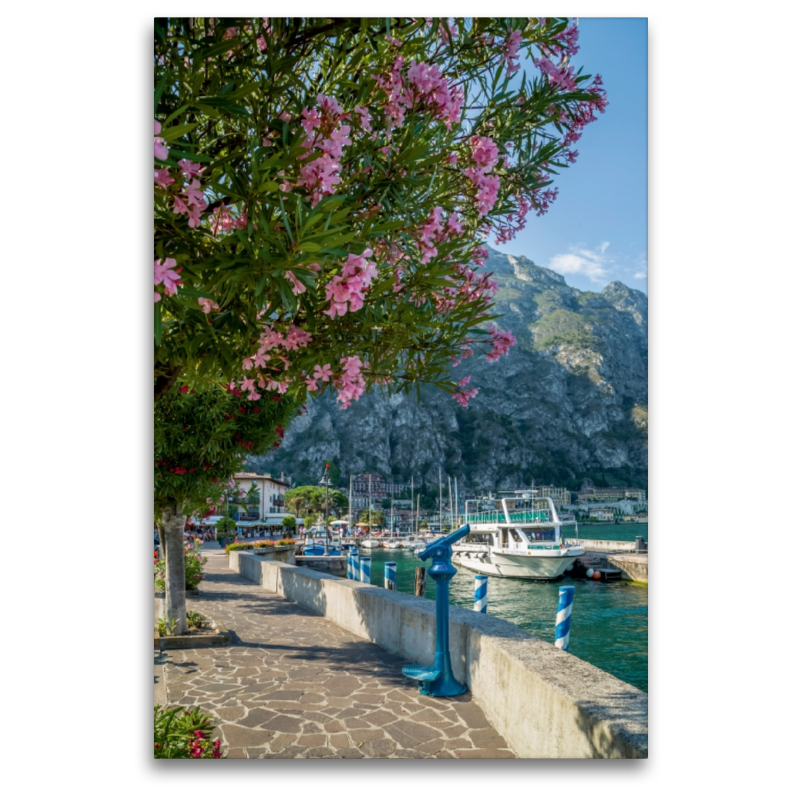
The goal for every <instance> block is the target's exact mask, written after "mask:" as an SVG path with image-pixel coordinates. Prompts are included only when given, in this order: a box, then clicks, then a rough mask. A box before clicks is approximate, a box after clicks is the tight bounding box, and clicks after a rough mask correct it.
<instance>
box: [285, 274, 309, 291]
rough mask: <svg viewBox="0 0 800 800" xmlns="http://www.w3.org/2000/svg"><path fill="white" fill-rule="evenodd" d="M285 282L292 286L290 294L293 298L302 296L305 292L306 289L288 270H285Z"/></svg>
mask: <svg viewBox="0 0 800 800" xmlns="http://www.w3.org/2000/svg"><path fill="white" fill-rule="evenodd" d="M286 280H287V281H289V283H291V284H292V294H293V295H295V297H296V296H297V295H298V294H302V293H303V292H304V291H305V290H306V287H305V286H304V285H303V284H302V283H301V282H300V281H299V280H298V278H297V276H296V275H295V274H294V272H292V271H291V270H290V269H289V270H286Z"/></svg>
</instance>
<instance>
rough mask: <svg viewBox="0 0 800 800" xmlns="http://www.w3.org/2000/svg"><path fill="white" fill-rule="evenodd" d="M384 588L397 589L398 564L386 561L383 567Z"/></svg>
mask: <svg viewBox="0 0 800 800" xmlns="http://www.w3.org/2000/svg"><path fill="white" fill-rule="evenodd" d="M383 588H384V589H391V590H392V591H394V590H395V589H397V562H396V561H386V562H385V563H384V565H383Z"/></svg>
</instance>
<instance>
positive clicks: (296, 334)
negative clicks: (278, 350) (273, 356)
mask: <svg viewBox="0 0 800 800" xmlns="http://www.w3.org/2000/svg"><path fill="white" fill-rule="evenodd" d="M310 341H311V334H310V333H309V332H308V331H304V330H303V329H302V328H298V327H296V326H295V325H291V326H289V330H288V331H286V337H285V338H284V342H283V346H284V347H285V348H286V349H287V350H298V349H299V348H301V347H306V346H307V345H308V343H309V342H310ZM283 360H284V362H285V363H286V366H287V367H288V366H289V361H288V360H287V359H285V358H284V359H283Z"/></svg>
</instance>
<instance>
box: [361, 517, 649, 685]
mask: <svg viewBox="0 0 800 800" xmlns="http://www.w3.org/2000/svg"><path fill="white" fill-rule="evenodd" d="M578 532H579V536H580V538H582V539H614V540H617V541H633V539H634V538H635V537H636V536H641V537H642V538H644V539H645V541H646V540H647V524H646V523H631V524H628V525H579V526H578ZM564 535H565V536H568V537H571V536H572V528H571V527H569V528H567V527H565V528H564ZM367 554H368V553H367V551H365V550H362V551H361V555H362V556H364V555H367ZM369 555H371V556H372V569H371V579H372V580H371V582H372V583H373V584H374V585H375V586H383V564H384V562H386V561H396V562H397V590H398V591H400V592H405V593H407V594H413V593H414V570H415V569H416V567H421V566H423V564H424V565H425V566H430V561H428V562H422V561H420V560H419V558H417V557H416V556H415V555H414V554H413V553H412V552H411V551H410V550H372V551H371V552H369ZM564 585H571V586H574V587H575V599H574V601H573V607H572V623H571V629H570V640H569V652H570V653H572V654H573V655H576V656H578V658H582V659H584V660H585V661H588V662H589V663H591V664H594V665H595V666H596V667H599V668H600V669H602V670H605V671H606V672H610V673H611V674H612V675H614V676H616V677H617V678H620V679H621V680H623V681H625V682H626V683H630V684H632V685H633V686H636V687H637V688H638V689H641V690H642V691H644V692H646V691H647V689H648V680H647V586H640V585H635V584H631V583H628V582H625V581H610V582H608V583H605V582H597V581H586V580H570V578H569V574H567V576H566V577H564V578H563V579H562V580H561V581H559V582H555V583H546V582H536V581H526V580H514V579H512V578H496V577H492V576H490V577H489V581H488V589H487V597H488V604H487V613H489V614H492V615H494V616H496V617H499V618H500V619H504V620H506V621H507V622H512V623H513V624H514V625H518V626H519V627H520V628H522V629H523V630H526V631H528V633H531V634H533V635H534V636H538V637H540V638H542V639H545V640H547V641H551V642H552V641H555V620H556V608H557V606H558V588H559V586H564ZM474 590H475V573H474V572H471V571H470V570H467V569H462V568H460V567H458V574H457V575H455V577H454V578H453V580H452V581H451V582H450V602H451V603H452V604H453V605H458V606H463V607H464V608H472V604H473V601H474ZM425 596H426V597H428V598H430V599H431V600H432V599H433V598H434V597H435V585H434V583H433V581H432V580H428V583H427V586H426V594H425Z"/></svg>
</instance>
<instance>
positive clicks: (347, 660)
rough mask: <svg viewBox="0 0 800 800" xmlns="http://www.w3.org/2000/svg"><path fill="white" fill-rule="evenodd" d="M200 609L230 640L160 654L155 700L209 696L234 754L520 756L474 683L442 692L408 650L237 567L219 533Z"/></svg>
mask: <svg viewBox="0 0 800 800" xmlns="http://www.w3.org/2000/svg"><path fill="white" fill-rule="evenodd" d="M203 552H204V554H205V555H207V556H208V564H207V565H206V579H205V580H204V581H203V583H202V584H201V590H202V591H201V596H200V597H199V598H190V599H189V600H188V607H189V609H191V610H195V611H199V612H200V613H202V614H204V615H206V616H207V617H211V618H212V619H213V620H215V621H218V622H221V623H222V624H224V625H225V626H226V627H227V628H229V629H230V631H231V634H232V642H231V645H230V646H229V647H213V648H198V649H196V650H165V651H161V653H158V652H157V653H156V654H155V656H156V698H157V699H156V702H159V701H160V702H162V703H163V702H164V701H166V703H167V704H169V705H175V704H180V705H199V706H201V707H202V708H203V709H204V710H206V711H207V712H209V713H210V714H212V715H214V717H215V718H216V719H217V721H218V728H217V731H216V732H215V734H214V735H215V737H216V736H217V735H219V736H220V737H221V738H222V741H223V744H224V747H223V752H225V754H226V755H227V757H228V758H514V757H515V756H514V753H513V752H512V751H511V750H510V749H509V748H508V745H507V744H506V742H505V740H504V739H503V737H502V736H500V735H499V734H498V733H497V732H496V731H495V730H494V729H493V728H492V727H491V726H490V725H489V722H488V721H487V719H486V717H485V715H484V713H483V711H482V710H481V709H480V707H479V706H478V704H477V703H476V702H475V701H474V700H473V699H472V696H471V694H470V693H469V692H468V693H467V694H465V695H462V696H461V697H454V698H432V697H425V696H423V695H421V694H419V692H418V691H417V688H416V684H415V683H414V682H412V681H410V680H408V679H407V678H404V677H403V675H402V673H401V671H400V669H401V667H402V666H403V664H404V663H406V662H405V661H404V660H403V659H402V658H399V657H398V656H395V655H392V654H391V653H388V652H387V651H386V650H384V649H382V648H381V647H379V646H378V645H375V644H372V643H371V642H368V641H366V640H364V639H360V638H358V637H357V636H354V635H353V634H350V633H348V632H347V631H345V630H343V629H342V628H339V627H338V626H336V625H334V624H333V623H332V622H330V621H328V620H327V619H325V618H324V617H318V616H315V615H314V614H312V613H311V612H309V611H306V610H305V609H303V608H301V607H300V606H298V605H296V604H295V603H292V602H290V601H288V600H286V599H284V598H282V597H280V596H278V595H276V594H273V593H272V592H269V591H267V590H266V589H263V588H262V587H260V586H257V585H255V584H252V583H249V582H248V581H246V580H245V579H244V578H242V577H241V576H240V575H239V574H238V573H234V572H233V571H232V570H230V569H228V564H227V558H226V557H225V555H224V552H222V551H221V550H219V549H217V545H216V543H209V544H208V545H206V546H205V548H204V550H203Z"/></svg>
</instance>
